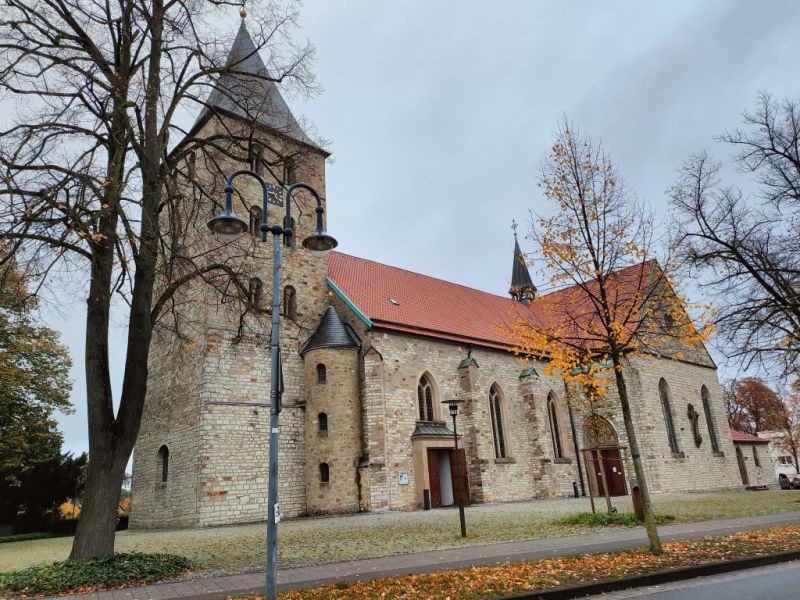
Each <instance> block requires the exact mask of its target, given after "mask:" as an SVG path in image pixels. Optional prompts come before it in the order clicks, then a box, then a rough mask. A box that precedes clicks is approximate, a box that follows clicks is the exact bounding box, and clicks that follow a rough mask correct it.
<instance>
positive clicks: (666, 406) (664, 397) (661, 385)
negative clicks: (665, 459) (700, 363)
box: [658, 379, 680, 454]
mask: <svg viewBox="0 0 800 600" xmlns="http://www.w3.org/2000/svg"><path fill="white" fill-rule="evenodd" d="M658 394H659V396H661V409H662V411H663V412H664V426H665V427H666V429H667V439H668V440H669V448H670V450H671V451H672V453H673V454H677V453H678V452H680V446H678V437H677V435H676V434H675V423H674V422H673V420H672V406H671V404H670V400H669V385H667V382H666V380H665V379H661V380H660V381H659V382H658Z"/></svg>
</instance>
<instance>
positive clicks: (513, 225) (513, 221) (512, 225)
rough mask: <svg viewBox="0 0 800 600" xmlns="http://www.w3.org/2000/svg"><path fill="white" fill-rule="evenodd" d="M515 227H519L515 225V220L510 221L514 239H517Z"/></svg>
mask: <svg viewBox="0 0 800 600" xmlns="http://www.w3.org/2000/svg"><path fill="white" fill-rule="evenodd" d="M517 227H519V225H517V221H516V220H515V219H511V230H512V231H513V232H514V237H515V238H516V237H517Z"/></svg>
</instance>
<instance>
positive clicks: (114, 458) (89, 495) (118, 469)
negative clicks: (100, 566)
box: [69, 453, 128, 560]
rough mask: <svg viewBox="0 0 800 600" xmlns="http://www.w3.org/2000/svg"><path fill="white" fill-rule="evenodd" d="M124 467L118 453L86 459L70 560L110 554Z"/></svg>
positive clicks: (112, 549)
mask: <svg viewBox="0 0 800 600" xmlns="http://www.w3.org/2000/svg"><path fill="white" fill-rule="evenodd" d="M127 464H128V459H127V457H126V456H122V454H118V453H111V454H110V455H103V454H97V453H96V454H95V459H91V458H90V459H89V464H88V469H87V476H86V488H85V491H84V495H83V504H82V506H81V516H80V519H79V520H78V528H77V530H76V531H75V539H74V541H73V543H72V552H70V555H69V558H70V560H75V559H87V558H94V557H98V556H111V555H113V554H114V536H115V534H116V525H117V505H118V504H119V496H120V490H121V489H122V479H123V478H124V477H125V467H126V466H127Z"/></svg>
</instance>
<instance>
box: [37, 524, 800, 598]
mask: <svg viewBox="0 0 800 600" xmlns="http://www.w3.org/2000/svg"><path fill="white" fill-rule="evenodd" d="M798 522H800V512H790V513H781V514H777V515H764V516H760V517H738V518H733V519H716V520H712V521H698V522H695V523H680V524H677V525H665V526H662V527H659V532H660V534H661V539H662V540H663V541H671V540H680V539H690V538H696V537H706V536H713V535H726V534H730V533H735V532H737V531H748V530H752V529H763V528H766V527H777V526H780V525H789V524H794V523H798ZM646 543H647V536H646V535H645V531H644V528H642V527H635V528H613V529H608V530H606V531H602V532H597V533H588V534H577V535H570V536H565V537H555V538H541V539H533V540H524V541H518V542H509V543H504V544H489V545H484V546H469V547H466V548H454V549H452V550H434V551H430V552H419V553H415V554H401V555H393V556H387V557H383V558H369V559H364V560H355V561H349V562H339V563H328V564H324V565H314V566H308V567H296V568H291V569H282V570H280V571H279V572H278V589H279V590H289V589H295V588H303V587H315V586H318V585H323V584H326V583H334V582H337V581H359V580H368V579H377V578H381V577H393V576H399V575H408V574H411V573H427V572H431V571H444V570H448V569H460V568H464V567H470V566H485V565H496V564H500V563H504V562H509V561H513V562H518V561H523V560H536V559H541V558H549V557H552V556H564V555H570V554H586V553H593V552H610V551H615V550H622V549H626V548H634V547H636V546H642V545H644V544H646ZM263 586H264V573H263V572H260V573H247V574H243V575H224V576H218V577H207V578H197V579H189V580H186V581H178V582H174V583H160V584H154V585H148V586H144V587H139V588H128V589H123V590H113V591H108V592H94V593H87V594H75V595H72V596H58V597H55V596H54V597H52V598H54V599H55V598H65V597H69V598H78V599H80V600H162V599H163V600H166V599H169V598H197V599H201V600H216V599H222V598H226V597H228V596H232V595H246V594H257V593H259V592H260V591H262V590H263Z"/></svg>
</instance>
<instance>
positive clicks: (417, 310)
mask: <svg viewBox="0 0 800 600" xmlns="http://www.w3.org/2000/svg"><path fill="white" fill-rule="evenodd" d="M650 266H651V263H645V264H644V265H636V266H634V267H629V268H627V269H623V270H621V271H618V272H617V273H616V274H615V275H616V279H615V281H616V282H617V284H618V285H616V286H614V289H617V288H620V290H621V291H619V294H620V295H622V296H623V297H624V298H627V297H630V301H631V302H635V299H633V294H631V293H627V295H626V292H624V288H631V287H633V286H634V283H637V284H638V283H639V282H640V280H641V278H642V277H644V278H645V280H646V278H647V277H648V275H649V270H650ZM328 278H329V280H330V281H331V282H332V283H333V284H334V286H335V288H336V291H338V292H340V293H342V294H343V295H344V296H345V297H346V299H347V300H348V301H349V303H351V304H352V305H353V306H354V307H355V308H356V309H357V310H358V311H360V312H361V313H362V315H363V316H364V317H366V318H367V319H368V320H369V322H370V324H371V325H372V326H373V327H377V328H382V329H391V330H394V331H401V332H406V333H414V334H418V335H427V336H430V337H436V338H440V339H446V340H450V341H455V342H463V343H468V344H476V345H482V346H489V347H494V348H501V349H510V348H511V347H513V346H514V345H515V340H514V339H512V338H511V337H509V334H508V333H506V332H507V331H509V330H510V328H511V326H512V325H513V324H514V323H516V322H518V321H519V320H520V319H524V320H528V321H530V322H531V323H532V324H533V325H534V326H535V325H536V324H537V323H538V324H542V325H546V324H551V323H553V322H560V321H564V320H580V319H584V320H587V321H588V320H590V319H591V317H592V315H593V311H592V310H591V307H590V306H588V305H587V303H589V302H590V300H589V299H588V296H587V295H586V294H585V293H584V292H582V291H581V290H579V289H577V288H574V287H573V288H566V289H563V290H559V291H556V292H552V293H550V294H547V295H544V296H542V297H541V298H538V299H537V300H536V301H534V302H533V303H531V305H530V306H526V305H525V304H522V303H521V302H515V301H514V300H512V299H510V298H506V297H503V296H497V295H495V294H490V293H488V292H483V291H480V290H476V289H473V288H469V287H466V286H463V285H459V284H456V283H451V282H449V281H444V280H442V279H437V278H435V277H430V276H428V275H422V274H420V273H413V272H411V271H406V270H405V269H399V268H397V267H391V266H389V265H384V264H382V263H378V262H375V261H371V260H367V259H364V258H358V257H355V256H350V255H347V254H342V253H340V252H332V253H331V254H330V257H329V259H328ZM637 289H638V288H637ZM624 304H625V303H624V302H621V303H620V305H621V306H623V305H624ZM632 312H636V311H632ZM576 335H577V333H576Z"/></svg>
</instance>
